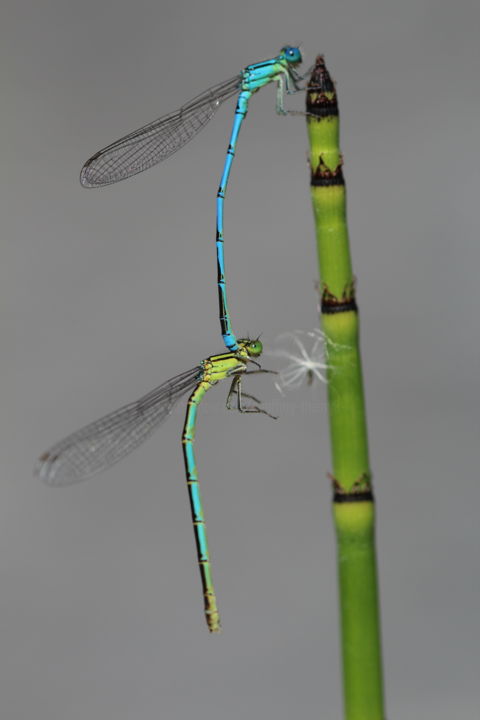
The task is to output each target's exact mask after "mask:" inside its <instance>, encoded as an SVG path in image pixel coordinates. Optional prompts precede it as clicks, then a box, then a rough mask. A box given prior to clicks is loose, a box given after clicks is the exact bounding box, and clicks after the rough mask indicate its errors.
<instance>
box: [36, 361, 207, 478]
mask: <svg viewBox="0 0 480 720" xmlns="http://www.w3.org/2000/svg"><path fill="white" fill-rule="evenodd" d="M201 375H202V368H201V367H200V366H198V367H195V368H192V370H187V372H184V373H182V374H181V375H177V376H176V377H174V378H172V379H171V380H167V382H165V383H163V385H160V386H159V387H157V388H155V390H152V391H151V392H149V393H147V395H144V396H143V397H141V398H140V399H139V400H137V401H136V402H133V403H130V404H128V405H124V406H123V407H121V408H119V409H118V410H115V411H114V412H112V413H110V414H108V415H105V416H104V417H102V418H100V419H99V420H95V421H94V422H92V423H89V424H88V425H86V426H85V427H83V428H81V429H80V430H77V431H76V432H74V433H72V434H71V435H69V436H68V437H66V438H64V439H63V440H60V441H59V442H57V443H55V445H53V446H52V447H51V448H50V449H49V450H47V452H45V453H43V455H41V456H40V457H39V459H38V460H37V463H36V465H35V471H34V473H35V475H36V476H37V477H39V478H40V479H41V480H43V481H44V482H45V483H47V485H53V486H61V485H72V484H73V483H76V482H79V481H80V480H84V479H86V478H88V477H91V476H92V475H95V474H96V473H99V472H101V471H102V470H106V469H107V468H108V467H110V466H111V465H114V464H115V463H116V462H118V461H119V460H121V459H122V458H123V457H125V456H126V455H128V454H129V453H130V452H132V450H134V449H135V448H136V447H138V446H139V445H141V444H142V443H143V442H144V441H145V440H146V439H147V438H148V437H149V436H150V435H151V433H152V432H153V431H154V430H156V428H157V427H158V426H159V425H160V423H161V422H162V421H163V420H165V419H166V418H167V417H168V416H169V415H170V413H171V411H172V409H173V407H174V405H175V404H176V403H177V401H178V400H179V399H180V398H181V397H182V396H183V395H185V394H186V393H187V392H189V391H191V390H193V388H194V387H195V385H196V384H197V383H198V381H199V380H200V377H201Z"/></svg>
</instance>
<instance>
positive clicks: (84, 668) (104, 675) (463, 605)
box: [0, 0, 480, 720]
mask: <svg viewBox="0 0 480 720" xmlns="http://www.w3.org/2000/svg"><path fill="white" fill-rule="evenodd" d="M3 10H4V13H3V18H2V35H3V38H2V42H1V53H2V62H1V66H2V69H3V71H4V72H3V77H4V81H5V82H4V86H3V90H2V126H3V142H2V162H1V175H2V189H1V193H0V197H1V203H2V213H1V217H2V260H1V263H0V273H1V279H0V292H1V306H2V308H3V309H2V353H1V357H2V360H1V366H2V372H1V381H0V382H1V385H2V391H1V394H2V403H1V415H2V431H1V439H2V450H1V453H2V469H3V471H2V481H1V483H0V626H1V631H0V685H1V687H0V698H1V700H0V703H1V708H0V715H1V718H2V720H3V718H5V720H30V719H32V720H33V719H34V720H86V719H87V718H88V720H93V719H98V720H100V719H102V720H110V719H112V720H113V719H115V720H127V719H128V720H130V719H132V718H135V720H143V719H145V720H146V719H147V718H168V719H169V720H180V719H183V718H190V717H193V716H195V717H197V718H201V719H202V720H203V719H204V718H209V720H220V719H221V720H224V719H225V718H228V719H229V720H237V719H238V720H240V718H241V719H242V720H243V719H244V718H260V717H262V718H273V717H275V718H276V720H283V719H284V720H290V719H291V718H292V717H295V718H297V717H298V718H310V717H320V718H325V719H326V720H330V719H339V718H340V717H341V705H340V688H339V672H338V664H339V655H338V636H337V608H336V578H335V574H336V572H335V559H334V554H335V547H334V540H333V534H332V524H331V518H330V488H329V484H328V481H327V479H326V472H327V471H328V470H329V468H330V463H329V440H328V428H327V424H326V420H325V416H326V406H325V396H324V388H320V387H316V388H315V389H314V390H310V389H308V388H303V389H301V390H300V391H298V392H296V393H292V394H290V395H288V396H287V398H286V399H285V400H284V401H281V400H279V396H278V395H277V394H276V392H275V389H274V386H273V383H272V382H271V380H270V379H269V378H268V377H264V378H253V379H252V383H251V386H250V387H251V388H252V389H253V391H254V392H256V393H258V394H261V396H262V398H263V399H264V400H265V401H266V402H270V403H271V405H270V407H272V408H274V409H275V410H277V411H279V412H280V419H279V420H278V421H277V422H273V421H271V420H269V419H268V418H265V417H248V416H247V417H242V416H239V415H237V414H235V413H230V414H228V413H227V412H226V411H225V409H224V406H223V404H224V398H225V391H226V387H221V388H217V389H216V390H215V391H213V392H212V393H211V396H210V397H207V399H206V402H205V405H204V407H203V408H202V412H201V416H200V424H199V430H198V463H199V469H200V477H201V481H202V483H203V488H204V500H205V503H206V512H207V523H208V530H209V536H210V542H211V546H212V552H213V561H214V575H215V581H216V584H217V589H218V594H219V602H220V608H221V611H222V618H223V625H224V632H223V634H222V636H220V637H209V636H208V633H207V630H206V628H205V627H204V621H203V617H202V612H201V594H200V584H199V577H198V570H197V567H196V563H195V557H194V544H193V537H192V530H191V527H190V519H189V508H188V501H187V494H186V490H185V482H184V476H183V461H182V456H181V449H180V444H179V435H180V431H181V425H182V418H183V408H184V405H182V406H181V407H180V408H179V410H178V411H177V412H176V413H175V414H174V416H173V417H172V418H171V419H170V420H169V422H168V423H166V424H165V425H164V426H163V428H162V429H161V430H160V432H159V433H158V435H156V437H155V439H151V440H150V441H149V442H148V443H147V445H146V446H145V447H144V448H143V449H142V450H141V451H138V452H137V453H134V454H133V455H132V456H131V457H129V458H128V459H127V460H125V461H124V462H123V463H122V464H120V465H118V466H116V467H115V468H114V469H112V470H111V471H109V472H108V473H106V474H105V475H104V476H102V477H101V478H98V479H95V480H91V481H90V482H86V483H84V484H81V485H78V486H76V487H73V488H70V489H66V490H52V489H49V488H47V487H44V486H43V485H42V484H41V483H39V482H37V481H35V480H34V479H33V478H32V472H31V471H32V465H33V462H34V460H35V457H36V456H37V455H38V454H39V453H40V452H41V451H43V450H44V449H45V448H46V447H48V446H49V445H50V444H51V443H52V442H54V441H55V440H57V439H59V438H60V437H61V436H62V435H65V434H66V433H68V432H70V431H73V430H75V429H77V428H78V427H80V426H81V425H83V424H84V423H86V422H88V421H90V420H93V419H95V417H98V416H99V415H102V414H104V413H105V412H108V411H109V410H113V409H115V407H117V406H119V405H121V404H123V403H125V402H128V401H129V400H133V399H135V398H136V397H138V396H140V395H141V394H143V393H144V392H146V391H148V390H149V389H151V388H152V387H154V386H155V385H157V384H159V383H161V382H163V381H164V380H166V379H167V378H169V377H170V376H172V375H174V374H176V373H177V372H180V371H181V370H184V369H187V368H188V367H190V366H192V365H195V364H196V363H197V362H198V361H199V360H200V359H201V358H203V357H205V356H207V355H209V354H212V353H215V352H219V351H221V350H222V343H221V340H220V337H219V328H218V320H217V298H216V287H215V274H216V270H215V258H214V197H215V191H216V188H217V185H218V179H219V175H220V170H221V167H222V163H223V157H224V152H225V149H226V144H227V135H228V133H229V129H230V125H231V121H232V116H233V102H232V103H230V104H229V106H228V107H223V108H221V110H220V112H219V113H218V115H217V117H216V118H215V119H214V121H213V122H212V123H211V124H210V125H209V126H208V128H207V129H206V130H205V131H204V132H203V133H202V134H201V135H200V136H199V137H198V138H197V139H196V140H195V141H194V142H193V143H192V144H191V145H189V146H187V148H184V150H183V151H181V152H180V153H179V154H178V156H176V157H175V158H172V159H170V160H169V161H168V162H167V163H165V165H163V166H161V167H158V168H156V169H154V170H151V171H149V172H148V173H144V174H143V175H140V176H138V177H137V178H136V179H135V180H131V181H128V182H125V183H121V184H120V185H117V186H114V187H112V188H108V189H105V190H96V191H85V190H82V189H81V188H80V185H79V183H78V173H79V170H80V167H81V165H82V163H83V162H84V161H85V160H86V159H87V158H88V157H89V156H90V155H91V154H92V153H93V152H95V151H96V150H98V149H99V148H100V147H102V146H103V145H105V144H107V143H109V142H111V141H113V140H115V139H116V138H117V137H119V136H121V135H122V134H124V133H125V132H127V131H128V130H131V129H133V128H135V127H137V126H139V125H141V124H143V123H145V122H148V121H150V120H152V119H154V118H155V117H157V116H158V115H160V114H162V113H164V112H168V111H170V110H173V109H175V108H176V107H178V106H179V105H180V104H182V103H183V102H184V101H186V100H188V99H189V98H190V97H191V96H193V95H195V94H196V93H197V92H199V91H201V90H203V89H205V88H206V87H207V86H208V85H210V84H213V83H217V82H219V81H221V80H223V79H225V78H228V77H229V76H231V75H234V74H235V73H236V72H238V71H239V70H240V69H241V68H242V67H243V66H244V65H246V64H248V63H250V62H255V61H258V60H261V59H263V58H265V57H271V56H272V55H274V54H275V53H276V52H277V51H278V50H279V48H280V47H281V46H282V44H284V43H291V44H295V43H300V42H301V43H303V46H304V48H305V51H306V61H307V63H308V64H309V63H311V62H313V59H314V57H315V55H316V54H317V53H318V52H323V53H325V55H326V58H327V62H328V65H329V68H330V70H331V72H332V75H333V76H334V78H335V80H336V81H337V85H338V90H339V93H340V103H341V113H342V147H343V152H344V155H345V160H346V165H345V173H346V178H347V182H348V191H349V222H350V230H351V242H352V253H353V259H354V267H355V272H356V275H357V278H358V297H359V303H360V308H361V314H362V346H363V356H364V365H365V381H366V392H367V407H368V416H369V427H370V438H371V455H372V467H373V470H374V473H375V479H376V491H377V500H378V509H379V516H378V534H379V563H380V570H381V576H380V577H381V595H382V610H383V635H384V649H385V671H386V690H387V699H388V718H389V720H393V719H394V718H398V719H400V718H402V720H418V719H419V718H421V719H422V720H450V718H452V717H456V718H465V719H468V720H470V719H471V718H477V717H479V706H480V702H479V701H480V697H479V691H478V666H479V643H480V629H479V627H480V626H479V622H478V608H479V601H480V581H479V577H480V573H479V567H478V555H479V553H478V547H479V540H480V524H479V523H478V508H479V506H480V505H479V503H480V488H479V482H478V477H477V474H478V473H477V472H476V469H477V464H478V462H477V457H478V453H477V451H478V445H479V428H478V412H477V408H478V402H479V397H478V396H479V391H478V387H479V386H478V372H479V330H478V325H479V323H478V311H477V308H478V301H479V292H478V272H479V262H480V252H479V234H478V203H479V200H478V198H479V180H480V178H479V172H478V153H477V148H478V127H479V110H480V107H479V105H480V103H479V92H478V90H479V84H478V71H479V55H480V53H479V44H478V28H479V20H480V8H479V6H478V3H476V2H474V0H461V1H460V2H456V3H453V4H452V3H447V2H433V0H430V1H427V0H420V1H419V0H405V1H404V2H402V3H393V2H385V1H382V2H380V1H379V0H377V1H372V2H368V1H367V0H348V1H347V0H345V1H342V0H336V1H335V2H334V1H333V0H325V1H324V2H322V3H319V2H313V1H311V0H297V2H295V3H293V2H286V1H285V0H281V1H279V2H273V1H272V0H256V1H255V2H253V1H251V0H243V2H236V3H234V2H232V1H231V0H227V1H225V0H211V1H208V2H193V0H175V2H159V3H153V2H147V1H146V0H137V1H136V2H135V3H133V2H131V3H127V2H123V3H118V2H113V1H112V0H95V2H93V1H92V0H84V1H83V2H73V0H62V1H60V0H56V1H53V0H52V1H50V2H48V1H46V0H40V1H38V0H37V1H34V0H27V1H23V2H22V0H20V1H17V2H7V3H6V4H5V3H4V4H3ZM292 104H293V105H296V106H297V107H301V106H302V98H295V99H293V102H292ZM306 152H307V142H306V134H305V130H304V124H303V120H302V119H301V118H287V119H282V118H278V117H276V116H275V113H274V90H273V89H272V88H268V89H265V90H264V91H262V92H261V93H260V94H259V95H258V96H257V97H255V98H254V100H253V101H252V103H251V109H250V113H249V116H248V120H247V123H246V125H245V128H244V129H243V130H242V135H241V138H240V144H239V153H238V156H237V160H236V162H235V166H234V169H233V173H232V181H231V186H230V194H229V197H228V200H227V204H226V259H227V273H228V281H229V289H230V305H231V309H232V313H233V320H234V327H235V329H236V331H237V334H239V335H240V336H241V335H242V334H245V333H250V334H251V335H253V334H256V333H258V332H260V331H263V333H264V335H263V339H264V341H265V343H266V344H271V343H272V341H273V340H274V339H275V337H276V335H277V334H278V333H280V332H282V331H286V330H294V329H296V328H303V329H310V328H313V327H315V326H316V324H317V314H316V296H315V292H314V287H313V283H314V279H315V276H316V272H315V263H316V260H315V250H314V242H313V233H312V217H311V209H310V200H309V193H308V172H307V166H306ZM267 364H270V365H272V364H274V361H270V362H267ZM277 366H278V364H277Z"/></svg>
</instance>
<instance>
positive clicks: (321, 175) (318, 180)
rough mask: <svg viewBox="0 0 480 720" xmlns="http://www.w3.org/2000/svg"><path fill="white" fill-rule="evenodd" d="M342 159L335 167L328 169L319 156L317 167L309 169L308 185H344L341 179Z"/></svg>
mask: <svg viewBox="0 0 480 720" xmlns="http://www.w3.org/2000/svg"><path fill="white" fill-rule="evenodd" d="M342 166H343V158H341V160H340V162H339V164H338V165H337V167H335V168H333V170H332V169H331V168H329V167H328V166H327V164H326V163H325V162H324V160H323V157H322V156H321V155H320V156H319V158H318V165H317V166H316V167H313V166H311V167H310V185H311V186H312V187H332V186H333V185H345V179H344V177H343V169H342Z"/></svg>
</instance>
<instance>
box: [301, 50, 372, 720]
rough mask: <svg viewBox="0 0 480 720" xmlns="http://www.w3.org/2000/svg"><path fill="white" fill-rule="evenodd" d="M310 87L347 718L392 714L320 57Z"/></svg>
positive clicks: (335, 132) (337, 170)
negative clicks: (387, 709)
mask: <svg viewBox="0 0 480 720" xmlns="http://www.w3.org/2000/svg"><path fill="white" fill-rule="evenodd" d="M308 87H309V90H308V93H307V127H308V135H309V140H310V167H311V194H312V203H313V211H314V217H315V224H316V236H317V250H318V262H319V275H320V292H321V323H322V329H323V332H324V334H325V342H326V351H327V362H328V369H327V380H328V385H327V388H328V390H327V392H328V408H329V418H330V440H331V449H332V463H333V474H332V476H331V480H332V485H333V517H334V524H335V530H336V537H337V561H338V579H339V599H340V625H341V635H342V665H343V691H344V712H345V720H384V710H383V683H382V660H381V642H380V613H379V603H378V589H377V570H376V553H375V513H374V498H373V490H372V481H371V472H370V465H369V458H368V438H367V425H366V416H365V404H364V393H363V381H362V368H361V357H360V348H359V331H358V307H357V302H356V299H355V278H354V275H353V273H352V265H351V258H350V250H349V241H348V229H347V222H346V195H345V182H344V177H343V169H342V165H343V159H342V156H341V153H340V147H339V115H338V104H337V96H336V92H335V86H334V84H333V82H332V79H331V77H330V75H329V73H328V70H327V68H326V66H325V62H324V59H323V57H322V56H319V57H318V58H317V60H316V63H315V67H314V69H313V71H312V74H311V78H310V81H309V85H308Z"/></svg>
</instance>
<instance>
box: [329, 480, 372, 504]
mask: <svg viewBox="0 0 480 720" xmlns="http://www.w3.org/2000/svg"><path fill="white" fill-rule="evenodd" d="M327 477H329V478H330V480H331V482H332V489H333V502H334V503H348V502H375V498H374V495H373V489H372V485H371V482H372V477H371V475H370V474H369V473H364V474H363V475H362V476H361V477H360V478H359V479H358V480H355V482H354V483H353V485H352V487H351V488H350V490H345V488H344V487H342V485H341V484H340V483H339V482H338V480H337V479H336V478H335V477H333V475H331V474H330V473H328V474H327Z"/></svg>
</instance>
